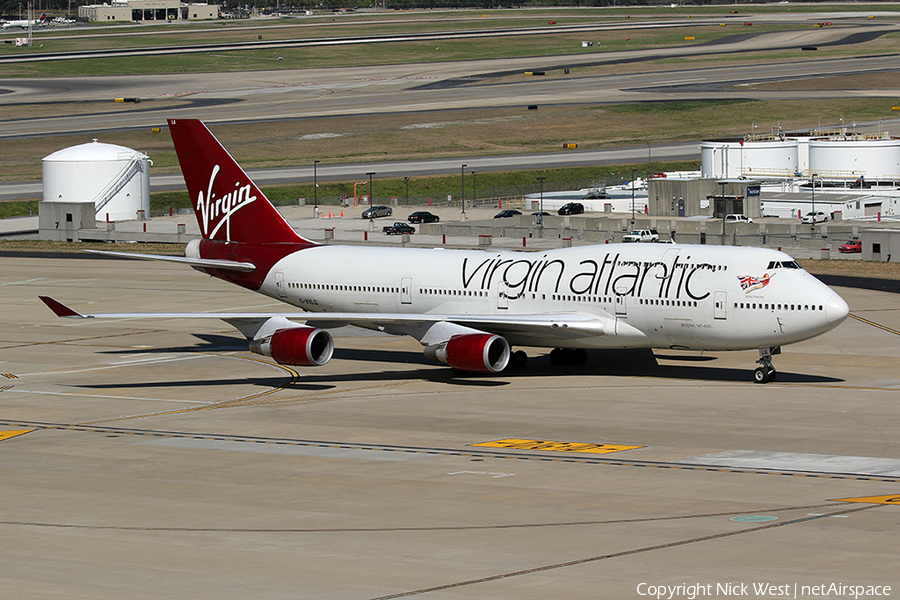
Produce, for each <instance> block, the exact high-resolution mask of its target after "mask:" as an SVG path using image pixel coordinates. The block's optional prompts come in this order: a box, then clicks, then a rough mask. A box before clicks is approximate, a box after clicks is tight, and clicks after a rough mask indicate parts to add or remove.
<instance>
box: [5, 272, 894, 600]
mask: <svg viewBox="0 0 900 600" xmlns="http://www.w3.org/2000/svg"><path fill="white" fill-rule="evenodd" d="M0 260H2V265H3V268H2V270H0V300H2V304H3V306H4V307H5V310H4V311H3V314H2V316H0V440H2V441H0V457H2V465H3V471H2V472H3V503H2V506H3V512H2V516H0V533H2V536H3V539H4V544H3V545H2V549H0V582H2V583H0V585H2V589H3V591H4V595H5V596H8V597H28V598H57V597H65V598H91V599H103V598H116V599H119V598H133V599H141V598H163V597H165V598H172V597H182V598H216V599H228V598H246V597H256V598H317V599H321V598H327V599H371V598H397V597H423V598H510V599H512V598H515V599H517V600H518V599H538V598H541V599H544V598H553V597H556V598H561V597H571V598H600V599H605V598H642V597H646V596H644V595H642V594H646V593H647V592H648V587H647V585H645V586H644V587H640V586H641V584H642V583H643V584H649V585H653V586H659V585H670V586H677V585H694V584H699V585H711V586H712V588H711V589H712V590H713V591H714V592H715V591H717V585H718V584H720V583H721V584H723V585H724V584H737V585H741V584H744V585H746V586H748V588H749V590H750V592H751V594H750V595H752V591H753V588H752V585H753V584H754V583H759V582H764V583H771V584H772V585H778V586H782V585H790V586H793V585H794V584H797V585H798V586H804V585H806V586H813V585H821V584H825V585H829V584H831V583H835V584H843V585H862V586H891V587H892V591H891V592H890V594H889V596H894V595H896V594H898V593H900V576H898V575H897V570H896V564H897V563H898V559H900V549H898V546H897V544H896V542H895V539H896V530H897V521H898V516H900V513H898V512H897V511H898V510H900V509H898V507H897V506H892V505H891V504H892V503H895V502H892V501H896V500H897V499H900V426H898V425H900V412H898V406H897V397H898V389H900V370H898V368H897V367H898V365H900V303H898V297H897V295H894V294H887V293H879V292H872V291H860V290H854V289H839V290H838V291H840V293H841V294H842V295H843V296H844V297H845V298H846V299H847V301H848V303H849V304H850V306H851V309H852V312H853V315H854V316H855V317H860V318H861V319H865V321H862V320H859V319H857V318H851V319H849V320H848V321H847V322H845V323H844V324H843V325H842V326H841V327H839V328H838V329H837V330H835V331H833V332H831V333H829V334H827V335H824V336H822V337H820V338H817V339H815V340H811V341H809V342H806V343H802V344H798V345H796V346H791V347H788V348H785V352H784V354H782V355H780V356H777V357H776V361H775V362H776V366H777V367H778V369H779V378H778V381H777V382H776V383H770V384H767V385H755V384H753V383H751V371H752V367H753V366H754V364H753V363H754V361H755V359H756V353H755V352H735V353H713V354H710V353H705V354H700V353H681V352H674V351H657V352H656V353H655V355H656V360H655V361H653V360H649V359H647V357H646V356H644V357H641V356H631V357H619V358H617V359H612V358H610V357H605V358H604V357H594V358H592V360H590V361H589V362H588V364H586V365H584V366H581V367H566V368H560V367H553V366H551V365H550V363H549V361H548V360H547V358H546V357H545V356H544V354H545V353H544V351H541V350H537V349H530V350H529V354H530V356H531V360H530V362H529V367H528V369H527V370H525V371H519V372H513V373H510V374H502V375H498V376H491V377H454V376H453V375H452V374H451V372H450V370H449V369H447V368H446V367H444V366H441V365H438V364H432V363H430V362H429V361H428V360H427V359H425V358H424V357H423V356H422V352H421V349H420V348H419V346H418V344H417V343H416V342H415V341H411V340H408V339H405V338H396V337H390V336H386V335H378V334H374V333H371V332H367V331H360V330H356V329H349V328H348V329H342V330H338V331H337V333H336V342H337V346H338V350H337V351H336V355H335V358H334V360H332V361H331V362H330V363H329V364H328V365H326V366H325V367H322V368H317V369H305V370H299V369H298V370H294V369H292V368H285V367H281V366H278V365H275V364H273V363H271V362H270V361H268V360H267V359H263V358H261V357H258V356H256V355H252V354H249V353H248V352H246V350H245V343H244V341H243V340H242V338H241V337H240V336H239V335H238V334H237V333H236V332H234V331H233V330H231V329H230V328H229V327H228V326H227V325H225V324H224V323H223V324H221V325H219V324H212V323H210V322H209V321H199V320H198V321H193V320H179V321H156V320H141V321H137V320H123V321H112V322H110V321H104V322H101V321H98V320H91V319H85V320H65V319H57V318H56V317H54V316H53V315H52V314H51V313H50V311H49V310H47V309H46V307H44V305H43V304H42V303H41V302H40V301H39V300H38V299H37V296H38V295H39V294H49V295H52V296H54V297H56V298H58V299H59V300H61V301H64V302H66V303H68V304H70V305H71V306H72V307H74V308H76V309H80V310H85V311H92V312H105V311H123V310H133V311H185V310H198V311H217V310H228V311H236V310H253V311H260V310H278V309H279V307H280V306H281V305H278V304H277V303H273V302H271V301H270V300H269V299H266V298H263V297H261V296H257V295H255V294H252V293H250V292H247V291H244V290H240V289H236V288H234V287H231V286H229V285H227V284H225V283H223V282H220V281H218V280H214V279H211V278H208V277H205V276H203V275H201V274H199V273H196V272H194V271H192V270H190V269H186V268H177V267H174V266H171V265H165V264H157V263H141V262H134V261H123V260H108V259H98V258H84V259H82V258H77V259H73V258H61V257H54V256H48V257H46V258H33V257H8V256H7V257H3V258H2V259H0ZM485 444H487V445H485ZM849 498H855V499H863V501H860V502H858V501H847V500H846V499H849ZM730 589H733V588H730ZM738 589H739V588H738ZM799 589H800V591H801V594H800V595H798V596H797V597H821V596H812V595H803V594H802V587H800V588H799ZM882 591H884V589H883V588H882ZM676 597H687V596H686V595H684V594H681V595H680V596H676ZM713 597H717V596H713ZM718 597H724V595H722V594H719V595H718ZM782 597H788V596H782ZM882 597H884V596H882Z"/></svg>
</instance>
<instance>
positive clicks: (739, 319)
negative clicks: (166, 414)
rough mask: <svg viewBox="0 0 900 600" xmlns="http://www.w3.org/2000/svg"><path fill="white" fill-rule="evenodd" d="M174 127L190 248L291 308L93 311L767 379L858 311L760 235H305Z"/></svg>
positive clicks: (232, 167)
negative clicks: (192, 235)
mask: <svg viewBox="0 0 900 600" xmlns="http://www.w3.org/2000/svg"><path fill="white" fill-rule="evenodd" d="M169 129H170V131H171V134H172V139H173V141H174V143H175V149H176V151H177V153H178V159H179V161H180V163H181V169H182V172H183V173H184V179H185V181H186V183H187V187H188V191H189V193H190V197H191V200H192V203H193V205H194V211H195V213H196V216H197V220H198V222H199V224H200V231H201V233H202V239H200V240H195V241H192V242H191V243H190V244H188V246H187V248H186V251H185V256H184V257H171V256H156V255H146V254H143V255H135V254H128V253H115V252H108V253H106V254H115V255H121V256H128V257H138V258H145V259H154V260H166V261H175V262H180V263H184V264H187V265H190V266H192V267H194V268H195V269H197V270H199V271H202V272H204V273H208V274H209V275H212V276H214V277H218V278H221V279H224V280H225V281H229V282H231V283H234V284H236V285H239V286H242V287H245V288H247V289H249V290H253V291H255V292H259V293H261V294H264V295H266V296H269V297H271V298H274V299H276V300H280V301H282V302H285V303H286V304H290V305H292V306H294V307H296V308H298V309H301V310H302V311H303V312H300V311H293V312H279V313H228V314H223V313H153V314H147V313H107V314H84V315H83V314H80V313H78V312H76V311H74V310H72V309H70V308H68V307H66V306H64V305H63V304H61V303H59V302H57V301H56V300H53V299H52V298H48V297H42V300H44V302H45V303H46V304H47V305H48V306H49V307H50V308H51V309H52V310H53V311H54V312H55V313H56V314H57V315H58V316H61V317H70V318H87V317H90V318H115V319H121V318H148V317H156V318H197V317H203V318H215V319H223V320H225V321H227V322H228V323H230V324H232V325H233V326H235V327H236V328H237V329H238V330H240V332H241V333H243V334H244V335H245V336H246V337H247V339H248V340H250V349H251V350H253V351H254V352H257V353H260V354H263V355H265V356H268V357H271V358H272V359H274V360H275V361H276V362H278V363H280V364H284V365H300V366H303V365H309V366H316V365H323V364H325V363H327V362H328V361H329V360H330V359H331V356H332V353H333V350H334V340H333V338H332V336H331V334H329V333H328V331H327V329H328V328H330V327H336V326H341V325H347V324H353V325H357V326H360V327H366V328H369V329H374V330H380V331H384V332H387V333H391V334H398V335H409V336H412V337H413V338H415V339H416V340H418V341H419V342H420V343H421V344H422V346H423V347H424V352H425V355H426V356H428V357H430V358H433V359H436V360H438V361H440V362H443V363H446V364H448V365H449V366H450V367H452V368H453V369H454V370H456V371H459V372H466V373H497V372H500V371H503V370H504V369H506V368H507V367H508V366H510V365H521V364H524V362H525V360H527V357H526V355H525V352H524V351H522V350H517V351H515V352H513V351H512V350H511V349H512V348H514V347H516V346H526V347H541V348H549V349H551V352H550V359H551V361H552V362H554V363H579V362H583V361H584V359H585V358H586V350H589V349H624V348H674V349H685V350H750V349H758V350H759V355H760V358H759V360H758V361H757V363H758V364H759V367H758V368H756V370H755V372H754V380H755V381H756V382H758V383H766V382H768V381H772V380H773V379H775V377H776V371H775V368H774V366H773V365H772V355H773V354H777V353H778V352H779V351H780V348H781V347H782V346H784V345H786V344H791V343H795V342H800V341H803V340H807V339H809V338H812V337H815V336H817V335H820V334H822V333H825V332H827V331H830V330H832V329H834V328H835V327H837V326H838V325H839V324H840V323H842V322H843V321H844V319H846V318H847V316H848V314H849V308H848V306H847V303H846V302H844V300H843V299H842V298H841V297H840V296H839V295H838V294H836V293H835V292H834V291H833V290H832V289H830V288H829V287H828V286H826V285H825V284H823V283H822V282H820V281H819V280H818V279H816V278H815V277H813V276H812V275H810V274H809V273H807V272H806V271H805V270H804V269H803V268H801V267H800V265H799V264H797V262H796V261H794V259H793V258H791V257H790V256H788V255H787V254H785V253H783V252H779V251H775V250H768V249H761V248H741V247H722V246H702V245H701V246H695V245H671V244H607V245H598V246H583V247H573V248H561V249H557V250H548V251H543V252H506V251H499V252H498V251H493V252H485V251H481V250H446V249H439V248H438V249H418V248H386V247H368V246H340V245H322V244H317V243H315V242H312V241H310V240H307V239H304V238H303V237H301V236H299V235H298V234H297V233H296V232H295V231H294V229H293V228H292V227H291V226H290V224H288V222H287V221H286V220H285V219H284V218H283V217H282V216H281V214H280V213H279V212H278V211H277V210H276V209H275V208H274V206H273V205H272V204H271V203H270V202H269V201H268V199H267V198H266V197H265V196H264V195H263V193H262V192H261V191H260V190H259V189H258V188H257V187H256V185H255V184H254V183H253V181H251V180H250V178H249V177H248V176H247V174H246V173H244V171H243V170H242V169H241V167H240V166H239V165H238V164H237V163H236V162H235V160H234V159H233V158H232V157H231V155H229V154H228V152H227V151H226V150H225V148H223V147H222V145H221V144H220V143H219V142H218V140H216V138H215V137H214V136H213V135H212V133H211V132H210V131H209V130H208V129H207V128H206V126H205V125H204V124H203V123H202V122H200V121H198V120H191V119H172V120H170V121H169Z"/></svg>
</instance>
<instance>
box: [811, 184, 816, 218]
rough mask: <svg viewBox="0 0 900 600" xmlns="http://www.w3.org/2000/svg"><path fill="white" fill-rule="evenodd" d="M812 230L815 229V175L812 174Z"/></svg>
mask: <svg viewBox="0 0 900 600" xmlns="http://www.w3.org/2000/svg"><path fill="white" fill-rule="evenodd" d="M812 228H813V229H815V228H816V174H815V173H813V174H812Z"/></svg>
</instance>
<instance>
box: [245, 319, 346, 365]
mask: <svg viewBox="0 0 900 600" xmlns="http://www.w3.org/2000/svg"><path fill="white" fill-rule="evenodd" d="M250 351H251V352H256V353H257V354H262V355H263V356H269V357H271V358H272V359H274V360H275V362H277V363H278V364H280V365H293V366H295V367H310V366H313V367H320V366H322V365H324V364H325V363H327V362H328V361H329V360H331V355H332V353H334V339H333V338H332V337H331V334H330V333H328V332H327V331H325V330H324V329H317V328H315V327H307V326H303V325H301V326H298V327H290V328H288V329H279V330H278V331H276V332H275V333H273V334H272V335H271V336H270V337H267V338H264V339H261V340H253V341H251V342H250Z"/></svg>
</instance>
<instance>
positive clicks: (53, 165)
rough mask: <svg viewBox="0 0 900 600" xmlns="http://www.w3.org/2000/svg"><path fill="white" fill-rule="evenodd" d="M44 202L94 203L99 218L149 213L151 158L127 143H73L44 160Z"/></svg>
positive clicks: (109, 218) (121, 218) (133, 217)
mask: <svg viewBox="0 0 900 600" xmlns="http://www.w3.org/2000/svg"><path fill="white" fill-rule="evenodd" d="M42 171H43V187H44V202H84V203H88V202H90V203H93V204H94V205H95V212H96V215H97V220H98V221H127V220H133V219H136V218H138V211H144V213H143V214H144V215H148V216H149V213H150V159H149V157H148V156H147V155H145V154H142V153H140V152H138V151H136V150H132V149H131V148H126V147H125V146H116V145H114V144H103V143H100V142H98V141H97V140H94V141H93V142H92V143H89V144H81V145H80V146H72V147H71V148H65V149H63V150H59V151H57V152H54V153H53V154H51V155H49V156H46V157H44V159H43V161H42Z"/></svg>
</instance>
